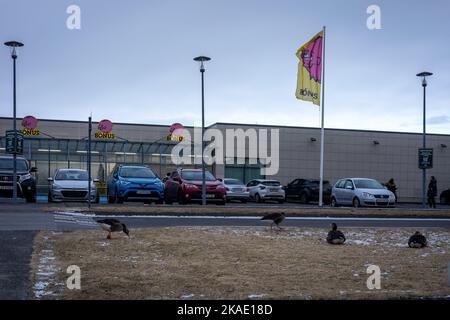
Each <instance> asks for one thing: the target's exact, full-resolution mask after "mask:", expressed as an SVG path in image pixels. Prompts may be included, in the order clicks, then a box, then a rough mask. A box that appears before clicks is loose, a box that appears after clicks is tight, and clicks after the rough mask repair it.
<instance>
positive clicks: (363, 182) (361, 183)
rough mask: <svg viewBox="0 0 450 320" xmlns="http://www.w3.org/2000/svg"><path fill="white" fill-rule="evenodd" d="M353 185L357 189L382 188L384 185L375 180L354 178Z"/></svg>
mask: <svg viewBox="0 0 450 320" xmlns="http://www.w3.org/2000/svg"><path fill="white" fill-rule="evenodd" d="M353 181H354V182H355V186H356V188H357V189H384V187H383V186H382V185H381V183H379V182H378V181H376V180H370V179H355V180H353Z"/></svg>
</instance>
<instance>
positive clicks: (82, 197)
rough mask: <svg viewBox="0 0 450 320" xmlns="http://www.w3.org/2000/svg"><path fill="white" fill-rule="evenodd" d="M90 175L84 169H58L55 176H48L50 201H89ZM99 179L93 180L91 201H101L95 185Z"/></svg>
mask: <svg viewBox="0 0 450 320" xmlns="http://www.w3.org/2000/svg"><path fill="white" fill-rule="evenodd" d="M88 180H89V175H88V172H87V170H82V169H58V170H56V172H55V175H54V176H53V177H50V178H48V181H49V187H48V202H62V201H88V200H89V196H88V194H89V183H88ZM95 182H98V180H97V179H95V180H91V182H90V183H91V195H90V197H91V201H93V202H95V203H99V202H100V196H99V193H98V190H97V187H96V185H95Z"/></svg>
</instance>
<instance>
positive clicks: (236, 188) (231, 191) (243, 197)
mask: <svg viewBox="0 0 450 320" xmlns="http://www.w3.org/2000/svg"><path fill="white" fill-rule="evenodd" d="M221 181H222V184H223V185H224V186H225V188H226V189H227V200H240V201H241V202H243V203H245V202H247V200H248V196H249V192H248V190H247V187H246V186H245V184H243V183H242V182H241V181H240V180H238V179H229V178H225V179H222V180H221Z"/></svg>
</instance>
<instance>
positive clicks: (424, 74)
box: [416, 71, 433, 208]
mask: <svg viewBox="0 0 450 320" xmlns="http://www.w3.org/2000/svg"><path fill="white" fill-rule="evenodd" d="M432 75H433V74H432V73H431V72H426V71H425V72H421V73H418V74H417V75H416V76H418V77H421V78H422V87H423V134H422V140H423V146H422V148H423V149H425V148H426V146H427V140H426V88H427V77H429V76H432ZM425 185H426V169H425V168H424V169H422V206H423V207H424V208H425V207H426V202H425V195H426V193H425Z"/></svg>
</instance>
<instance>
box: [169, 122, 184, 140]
mask: <svg viewBox="0 0 450 320" xmlns="http://www.w3.org/2000/svg"><path fill="white" fill-rule="evenodd" d="M183 129H184V127H183V125H182V124H181V123H174V124H172V125H171V126H170V129H169V131H170V133H171V135H172V136H177V137H181V136H183Z"/></svg>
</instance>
